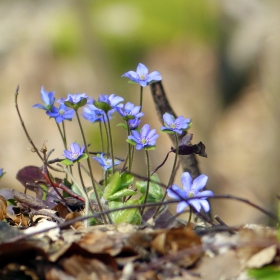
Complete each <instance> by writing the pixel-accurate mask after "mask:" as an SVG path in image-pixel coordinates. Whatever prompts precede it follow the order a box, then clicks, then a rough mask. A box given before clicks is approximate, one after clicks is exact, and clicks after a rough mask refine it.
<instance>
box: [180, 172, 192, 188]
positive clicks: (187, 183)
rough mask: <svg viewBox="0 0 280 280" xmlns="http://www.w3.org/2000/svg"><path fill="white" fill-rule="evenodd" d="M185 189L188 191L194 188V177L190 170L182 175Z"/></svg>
mask: <svg viewBox="0 0 280 280" xmlns="http://www.w3.org/2000/svg"><path fill="white" fill-rule="evenodd" d="M181 182H182V186H183V189H184V190H185V191H186V192H187V193H188V192H189V191H190V190H191V189H192V177H191V175H190V173H189V172H184V173H183V174H182V177H181Z"/></svg>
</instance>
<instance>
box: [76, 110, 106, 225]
mask: <svg viewBox="0 0 280 280" xmlns="http://www.w3.org/2000/svg"><path fill="white" fill-rule="evenodd" d="M75 113H76V116H77V120H78V123H79V127H80V130H81V134H82V137H83V142H84V146H85V152H86V154H87V155H89V152H88V147H87V142H86V137H85V134H84V130H83V127H82V124H81V120H80V117H79V114H78V111H77V110H75ZM87 164H88V169H89V174H90V179H91V183H92V187H93V190H94V193H95V197H96V200H97V204H98V207H99V209H100V211H101V212H102V211H103V207H102V204H101V201H100V198H99V195H98V192H97V188H96V185H95V182H94V177H93V174H92V169H91V164H90V158H89V157H88V158H87ZM102 218H103V222H104V223H105V224H106V223H107V221H106V217H105V215H102Z"/></svg>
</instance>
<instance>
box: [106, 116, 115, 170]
mask: <svg viewBox="0 0 280 280" xmlns="http://www.w3.org/2000/svg"><path fill="white" fill-rule="evenodd" d="M106 117H107V120H108V131H109V143H110V149H111V158H112V169H113V173H115V159H114V148H113V138H112V130H111V125H110V120H109V114H108V112H106Z"/></svg>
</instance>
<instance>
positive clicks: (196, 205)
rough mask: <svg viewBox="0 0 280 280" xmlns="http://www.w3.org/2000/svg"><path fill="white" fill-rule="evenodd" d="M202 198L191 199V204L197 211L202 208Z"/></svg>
mask: <svg viewBox="0 0 280 280" xmlns="http://www.w3.org/2000/svg"><path fill="white" fill-rule="evenodd" d="M200 202H201V201H200V200H198V199H190V200H189V204H190V205H191V206H192V207H193V208H194V209H195V210H196V211H197V212H199V211H200V209H201V204H200Z"/></svg>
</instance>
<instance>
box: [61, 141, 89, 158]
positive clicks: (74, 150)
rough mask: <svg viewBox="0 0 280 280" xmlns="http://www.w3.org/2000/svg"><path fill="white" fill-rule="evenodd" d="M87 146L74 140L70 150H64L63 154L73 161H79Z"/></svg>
mask: <svg viewBox="0 0 280 280" xmlns="http://www.w3.org/2000/svg"><path fill="white" fill-rule="evenodd" d="M84 150H85V146H82V147H80V146H79V144H78V143H77V142H73V143H72V144H71V146H70V150H69V151H68V150H64V154H63V156H65V157H66V158H68V159H69V160H71V161H77V160H78V159H79V158H80V157H81V156H82V155H83V153H84Z"/></svg>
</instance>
